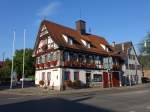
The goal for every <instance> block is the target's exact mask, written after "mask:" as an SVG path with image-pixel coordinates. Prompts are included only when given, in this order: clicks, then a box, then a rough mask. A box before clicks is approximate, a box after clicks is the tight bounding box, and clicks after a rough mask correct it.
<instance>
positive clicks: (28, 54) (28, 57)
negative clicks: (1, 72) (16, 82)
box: [14, 48, 35, 77]
mask: <svg viewBox="0 0 150 112" xmlns="http://www.w3.org/2000/svg"><path fill="white" fill-rule="evenodd" d="M32 53H33V50H32V49H30V48H26V49H25V65H24V67H25V77H28V76H33V75H34V72H35V67H34V58H33V57H32ZM14 70H15V71H16V72H17V74H18V75H19V76H20V77H22V70H23V49H20V50H16V51H15V56H14Z"/></svg>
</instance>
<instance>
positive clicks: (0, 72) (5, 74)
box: [0, 59, 11, 79]
mask: <svg viewBox="0 0 150 112" xmlns="http://www.w3.org/2000/svg"><path fill="white" fill-rule="evenodd" d="M10 76H11V60H10V59H6V60H5V62H4V65H3V66H2V68H0V79H6V78H10Z"/></svg>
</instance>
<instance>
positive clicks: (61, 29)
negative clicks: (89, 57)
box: [34, 20, 114, 55]
mask: <svg viewBox="0 0 150 112" xmlns="http://www.w3.org/2000/svg"><path fill="white" fill-rule="evenodd" d="M43 25H45V26H46V27H47V30H48V32H49V34H50V36H51V37H52V39H53V41H54V42H55V43H56V44H57V45H58V46H59V47H60V46H61V47H64V48H70V49H74V50H80V51H86V52H90V53H98V54H103V55H111V54H112V53H113V51H114V48H113V47H111V46H110V45H109V43H108V42H107V41H106V40H105V39H104V38H103V37H100V36H96V35H92V34H84V35H83V34H80V32H78V31H77V30H74V29H71V28H68V27H65V26H63V25H59V24H56V23H53V22H50V21H47V20H44V21H43V22H42V23H41V26H43ZM62 34H65V35H67V36H70V37H71V38H73V39H74V40H75V41H76V42H77V43H76V44H73V45H69V44H68V43H66V41H65V40H64V38H63V37H62ZM39 38H40V37H39V36H38V37H37V40H36V44H35V47H34V48H35V49H36V46H37V45H38V40H39ZM81 39H83V40H85V41H88V42H90V43H91V45H92V47H91V48H87V47H85V46H84V45H83V43H82V41H81ZM100 44H103V45H106V46H107V47H108V48H109V49H111V52H106V51H105V50H104V49H103V48H102V47H101V46H100Z"/></svg>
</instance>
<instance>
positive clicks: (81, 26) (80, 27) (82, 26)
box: [76, 20, 86, 34]
mask: <svg viewBox="0 0 150 112" xmlns="http://www.w3.org/2000/svg"><path fill="white" fill-rule="evenodd" d="M76 30H77V31H78V32H80V33H81V34H85V33H86V22H85V21H83V20H78V21H76Z"/></svg>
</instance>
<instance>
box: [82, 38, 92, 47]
mask: <svg viewBox="0 0 150 112" xmlns="http://www.w3.org/2000/svg"><path fill="white" fill-rule="evenodd" d="M81 41H82V43H83V45H84V46H85V47H87V48H91V44H90V42H87V41H85V40H83V39H81Z"/></svg>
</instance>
